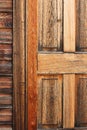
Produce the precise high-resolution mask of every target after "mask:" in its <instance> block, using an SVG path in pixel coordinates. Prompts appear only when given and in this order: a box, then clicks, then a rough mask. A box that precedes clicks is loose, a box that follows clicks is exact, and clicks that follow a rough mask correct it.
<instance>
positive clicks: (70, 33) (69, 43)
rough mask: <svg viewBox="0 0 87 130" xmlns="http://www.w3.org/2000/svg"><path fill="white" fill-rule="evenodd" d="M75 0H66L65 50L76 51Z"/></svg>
mask: <svg viewBox="0 0 87 130" xmlns="http://www.w3.org/2000/svg"><path fill="white" fill-rule="evenodd" d="M75 10H76V8H75V0H64V52H75V31H76V29H75V24H76V21H75V19H76V18H75V17H76V16H75Z"/></svg>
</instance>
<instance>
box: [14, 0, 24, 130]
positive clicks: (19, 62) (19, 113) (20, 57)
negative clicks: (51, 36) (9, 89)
mask: <svg viewBox="0 0 87 130" xmlns="http://www.w3.org/2000/svg"><path fill="white" fill-rule="evenodd" d="M25 44H26V43H25V0H13V59H14V60H13V87H14V89H13V115H14V116H13V117H14V118H13V129H15V130H25V122H26V120H25V89H26V88H25V46H26V45H25Z"/></svg>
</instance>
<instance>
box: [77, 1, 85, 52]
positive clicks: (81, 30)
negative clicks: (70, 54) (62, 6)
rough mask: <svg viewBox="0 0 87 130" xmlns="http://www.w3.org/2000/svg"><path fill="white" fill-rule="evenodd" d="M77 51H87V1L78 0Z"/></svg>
mask: <svg viewBox="0 0 87 130" xmlns="http://www.w3.org/2000/svg"><path fill="white" fill-rule="evenodd" d="M76 8H77V12H76V13H77V51H87V16H86V14H87V1H86V0H83V1H81V0H77V7H76Z"/></svg>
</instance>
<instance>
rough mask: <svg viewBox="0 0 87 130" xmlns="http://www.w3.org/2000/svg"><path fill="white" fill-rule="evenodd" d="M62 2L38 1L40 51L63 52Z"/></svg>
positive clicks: (54, 0) (58, 0) (52, 0)
mask: <svg viewBox="0 0 87 130" xmlns="http://www.w3.org/2000/svg"><path fill="white" fill-rule="evenodd" d="M62 16H63V2H62V0H39V1H38V22H39V24H38V46H39V50H51V51H52V50H53V51H55V50H56V51H57V50H62V41H63V39H62Z"/></svg>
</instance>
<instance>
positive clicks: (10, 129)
mask: <svg viewBox="0 0 87 130" xmlns="http://www.w3.org/2000/svg"><path fill="white" fill-rule="evenodd" d="M0 130H12V128H0Z"/></svg>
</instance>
